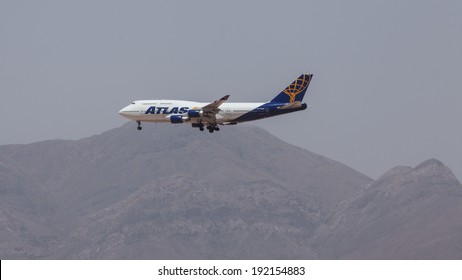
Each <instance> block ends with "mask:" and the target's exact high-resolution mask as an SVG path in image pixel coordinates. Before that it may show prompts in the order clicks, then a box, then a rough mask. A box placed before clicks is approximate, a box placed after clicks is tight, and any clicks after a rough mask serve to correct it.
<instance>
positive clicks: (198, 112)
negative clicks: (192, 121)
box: [188, 110, 203, 118]
mask: <svg viewBox="0 0 462 280" xmlns="http://www.w3.org/2000/svg"><path fill="white" fill-rule="evenodd" d="M202 113H203V111H201V110H189V111H188V117H189V118H200V117H202Z"/></svg>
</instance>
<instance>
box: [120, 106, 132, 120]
mask: <svg viewBox="0 0 462 280" xmlns="http://www.w3.org/2000/svg"><path fill="white" fill-rule="evenodd" d="M129 107H130V106H127V107H124V108H122V109H121V110H120V111H119V115H121V116H123V117H128V116H129V115H130V113H129V111H130V110H129Z"/></svg>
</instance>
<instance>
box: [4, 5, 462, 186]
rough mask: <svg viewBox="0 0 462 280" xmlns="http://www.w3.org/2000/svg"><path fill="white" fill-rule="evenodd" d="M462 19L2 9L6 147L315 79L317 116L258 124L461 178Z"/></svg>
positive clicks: (306, 12) (442, 10)
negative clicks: (164, 105) (158, 108)
mask: <svg viewBox="0 0 462 280" xmlns="http://www.w3.org/2000/svg"><path fill="white" fill-rule="evenodd" d="M461 15H462V1H420V0H419V1H401V0H400V1H389V0H387V1H370V0H368V1H226V2H225V1H17V0H14V1H6V0H1V1H0V94H1V97H2V98H1V102H0V133H1V134H0V135H1V137H0V144H10V143H31V142H35V141H40V140H45V139H54V138H60V139H79V138H83V137H87V136H91V135H93V134H99V133H101V132H103V131H105V130H108V129H111V128H114V127H117V126H120V125H122V124H123V123H125V122H126V120H125V119H123V118H122V117H120V116H119V115H118V114H117V112H118V110H119V109H121V108H122V107H124V106H125V105H127V104H128V103H130V102H131V101H133V100H136V99H157V98H169V99H186V100H197V101H204V102H205V101H213V100H214V99H216V98H219V97H222V96H223V95H225V94H231V97H230V99H229V101H267V100H270V99H271V98H272V97H274V96H275V95H276V94H277V93H278V92H280V91H281V90H282V89H283V88H284V87H285V86H286V85H288V84H289V83H291V82H292V81H293V80H294V79H295V78H296V77H298V76H299V75H300V74H301V73H313V74H314V75H315V76H314V78H313V81H312V83H311V85H310V88H309V89H308V93H307V95H306V96H305V101H307V102H308V103H309V104H310V105H312V107H311V108H309V110H307V111H303V112H298V113H294V114H289V115H286V116H281V117H276V118H271V119H267V120H263V121H257V122H253V123H252V124H253V125H257V126H261V127H263V128H265V129H266V130H268V131H269V132H271V133H272V134H274V135H276V136H277V137H279V138H281V139H284V140H286V141H288V142H290V143H293V144H295V145H298V146H301V147H303V148H306V149H307V150H310V151H313V152H316V153H319V154H322V155H324V156H327V157H329V158H332V159H334V160H338V161H340V162H343V163H345V164H347V165H349V166H351V167H353V168H355V169H357V170H358V171H360V172H363V173H365V174H366V175H369V176H371V177H373V178H376V177H377V176H379V175H381V174H383V173H384V172H386V171H387V170H388V169H390V168H391V167H393V166H395V165H411V166H415V165H416V164H418V163H419V162H421V161H423V160H426V159H428V158H432V157H433V158H437V159H439V160H441V161H443V162H444V163H445V164H446V165H448V166H449V167H450V168H451V169H452V170H453V171H454V172H455V173H456V175H457V176H458V177H459V179H461V178H462V110H461V107H462V16H461ZM146 125H148V124H146ZM224 129H233V128H232V127H227V128H224ZM133 133H140V132H138V131H137V130H136V124H133ZM141 133H142V132H141ZM191 133H200V132H199V130H198V129H191ZM210 137H213V134H212V135H210Z"/></svg>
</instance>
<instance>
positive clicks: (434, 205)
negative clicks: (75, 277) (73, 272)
mask: <svg viewBox="0 0 462 280" xmlns="http://www.w3.org/2000/svg"><path fill="white" fill-rule="evenodd" d="M461 190H462V186H461V185H460V183H459V182H458V181H457V179H456V178H455V177H454V175H453V174H452V172H451V171H450V170H449V169H448V168H447V167H445V166H444V165H443V164H442V163H440V162H438V161H437V160H429V161H426V162H424V163H422V164H420V165H419V166H417V167H416V168H410V167H397V168H394V169H392V170H390V171H389V172H387V173H386V174H385V175H383V176H382V177H381V178H379V179H378V180H376V181H375V182H374V181H372V180H371V179H370V178H368V177H366V176H364V175H362V174H360V173H358V172H356V171H354V170H353V169H351V168H349V167H347V166H345V165H343V164H341V163H338V162H335V161H333V160H330V159H327V158H325V157H323V156H320V155H317V154H314V153H311V152H309V151H306V150H303V149H301V148H298V147H295V146H292V145H290V144H287V143H285V142H283V141H281V140H279V139H277V138H275V137H274V136H272V135H270V134H269V133H267V132H266V131H263V130H261V129H258V128H255V127H249V126H238V127H229V128H228V127H227V129H224V130H222V131H220V133H216V134H213V135H209V134H208V133H207V134H204V133H200V132H199V131H196V130H192V129H191V128H190V127H187V126H167V125H151V126H145V128H144V129H143V131H142V132H138V131H136V129H134V127H133V124H126V125H124V126H122V127H120V128H116V129H113V130H110V131H107V132H104V133H102V134H100V135H95V136H92V137H88V138H85V139H81V140H78V141H64V140H51V141H44V142H39V143H33V144H29V145H6V146H0V225H1V227H0V241H1V243H0V257H1V258H2V259H53V258H58V259H81V258H83V259H318V258H329V259H331V258H332V259H335V258H360V259H361V258H455V257H460V256H461V252H462V249H460V248H458V247H455V249H454V248H449V247H448V246H449V245H448V244H450V243H455V244H460V238H459V237H458V236H462V235H460V234H459V233H460V232H459V229H460V227H462V223H461V222H460V221H458V220H457V218H456V216H453V218H452V219H450V221H451V223H452V224H446V223H445V221H446V220H447V219H443V218H441V217H445V216H444V215H455V214H459V212H458V211H459V209H460V208H458V205H460V204H461V203H460V202H461V201H462V197H461V196H460V192H461ZM442 203H443V204H444V205H445V206H446V207H443V206H441V204H442ZM448 206H450V207H449V208H448ZM428 209H433V210H434V211H433V212H428ZM429 214H431V215H430V216H431V217H434V218H432V220H426V217H428V215H429ZM438 217H440V218H438ZM410 221H416V226H419V227H420V228H425V227H422V223H423V224H425V221H426V223H427V224H428V225H438V228H440V229H441V230H434V228H433V227H427V228H425V229H426V231H424V232H422V231H420V232H418V231H416V229H415V228H413V227H411V226H410V225H413V223H410ZM448 221H449V220H448ZM354 228H356V229H357V231H355V230H354ZM458 234H459V235H458ZM410 235H413V238H412V240H411V238H410V237H409V236H410ZM442 235H444V236H445V237H444V236H442ZM417 237H419V238H420V239H419V238H417ZM438 238H439V239H438ZM436 239H438V240H441V241H439V242H436V241H435V240H436ZM364 240H372V241H374V242H372V241H371V242H369V243H368V242H364ZM415 240H420V241H418V242H417V241H415ZM413 241H415V242H413ZM457 242H459V243H457ZM403 243H409V244H410V245H409V246H410V247H412V249H415V250H414V253H413V254H405V252H404V251H400V250H398V249H396V248H395V249H393V250H394V251H390V250H391V249H390V250H388V251H387V250H382V249H380V248H381V247H382V246H386V247H387V248H394V247H393V244H401V245H399V248H401V247H402V248H405V246H403ZM390 244H391V245H390ZM425 244H426V245H425ZM432 244H434V246H441V248H440V247H438V248H440V252H439V253H438V254H433V253H432V254H430V253H429V251H427V250H423V249H422V250H420V249H419V250H418V249H417V248H430V249H432V251H431V252H435V248H433V247H432ZM396 246H398V245H396ZM407 251H408V252H412V250H410V249H409V248H408V250H407ZM436 251H437V250H436ZM377 252H386V254H385V253H383V254H379V253H377Z"/></svg>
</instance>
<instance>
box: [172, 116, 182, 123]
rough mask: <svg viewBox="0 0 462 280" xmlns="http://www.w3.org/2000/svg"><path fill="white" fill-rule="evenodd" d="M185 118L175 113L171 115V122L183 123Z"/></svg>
mask: <svg viewBox="0 0 462 280" xmlns="http://www.w3.org/2000/svg"><path fill="white" fill-rule="evenodd" d="M183 121H184V119H183V116H181V115H173V116H170V122H171V123H183Z"/></svg>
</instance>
